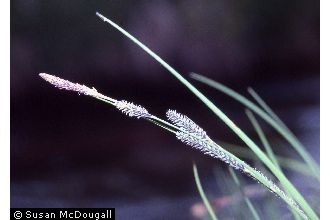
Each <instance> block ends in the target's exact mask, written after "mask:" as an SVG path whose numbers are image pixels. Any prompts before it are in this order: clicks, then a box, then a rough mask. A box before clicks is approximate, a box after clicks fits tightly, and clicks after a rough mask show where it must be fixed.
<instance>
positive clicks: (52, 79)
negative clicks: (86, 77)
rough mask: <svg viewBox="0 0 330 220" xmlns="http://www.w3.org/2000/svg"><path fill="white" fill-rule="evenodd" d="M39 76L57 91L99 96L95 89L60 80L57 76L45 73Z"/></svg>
mask: <svg viewBox="0 0 330 220" xmlns="http://www.w3.org/2000/svg"><path fill="white" fill-rule="evenodd" d="M39 76H40V77H41V78H43V79H44V80H46V81H47V82H49V83H50V84H52V85H54V86H55V87H57V88H59V89H65V90H69V91H74V92H78V93H79V94H84V95H89V96H93V97H99V96H100V94H99V93H98V92H97V90H96V89H95V88H93V89H91V88H89V87H87V86H85V85H80V84H78V83H73V82H70V81H68V80H65V79H61V78H59V77H57V76H53V75H50V74H47V73H40V74H39Z"/></svg>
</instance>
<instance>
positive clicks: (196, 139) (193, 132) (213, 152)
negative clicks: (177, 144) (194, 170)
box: [166, 110, 244, 170]
mask: <svg viewBox="0 0 330 220" xmlns="http://www.w3.org/2000/svg"><path fill="white" fill-rule="evenodd" d="M166 116H167V118H168V119H169V120H170V121H171V122H172V123H173V124H174V125H176V126H178V127H179V128H180V129H181V130H182V131H177V132H176V137H177V139H179V140H180V141H182V142H183V143H185V144H187V145H190V146H192V147H193V148H196V149H198V150H200V151H202V152H203V153H204V154H207V155H209V156H211V157H214V158H217V159H220V160H222V161H223V162H225V163H227V164H228V165H230V166H232V167H233V168H235V169H237V170H244V163H242V162H240V161H238V160H237V159H235V158H233V157H232V156H230V155H229V154H228V153H227V152H226V151H224V150H223V149H222V148H221V147H219V146H215V145H214V143H213V141H212V140H211V139H210V138H209V136H208V135H207V134H206V132H205V131H204V130H203V129H202V128H201V127H199V126H198V125H197V124H196V123H195V122H193V121H192V120H191V119H190V118H188V117H187V116H185V115H182V114H180V113H178V112H176V111H175V110H168V111H167V112H166Z"/></svg>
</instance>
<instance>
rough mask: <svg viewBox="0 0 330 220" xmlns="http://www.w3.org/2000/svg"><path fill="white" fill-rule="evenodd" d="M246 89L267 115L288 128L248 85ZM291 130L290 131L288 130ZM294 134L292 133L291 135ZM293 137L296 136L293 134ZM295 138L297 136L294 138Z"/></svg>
mask: <svg viewBox="0 0 330 220" xmlns="http://www.w3.org/2000/svg"><path fill="white" fill-rule="evenodd" d="M247 91H248V92H249V93H250V95H251V96H252V97H253V98H254V100H256V102H257V103H258V104H259V105H260V106H261V107H262V108H263V109H264V110H265V112H267V114H268V115H269V116H271V117H272V118H273V119H274V120H275V121H276V122H277V123H278V124H279V125H281V126H282V127H283V128H284V129H286V130H287V131H290V129H289V128H288V127H287V126H286V125H285V123H284V122H283V121H282V120H281V119H280V118H279V117H278V116H277V115H276V113H275V112H274V111H273V110H272V109H271V108H270V107H269V106H268V105H267V104H266V102H265V101H264V100H263V99H262V98H261V97H260V96H259V95H258V94H257V93H256V91H254V89H253V88H251V87H249V88H248V89H247ZM290 132H291V131H290ZM293 136H294V135H293ZM294 138H296V137H295V136H294ZM296 139H297V138H296Z"/></svg>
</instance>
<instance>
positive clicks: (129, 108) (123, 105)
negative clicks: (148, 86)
mask: <svg viewBox="0 0 330 220" xmlns="http://www.w3.org/2000/svg"><path fill="white" fill-rule="evenodd" d="M114 105H115V106H116V108H117V109H119V110H120V111H122V112H123V113H125V114H126V115H128V116H129V117H137V118H148V117H151V116H152V115H151V114H150V113H149V112H148V111H147V109H145V108H144V107H142V106H140V105H135V104H133V103H131V102H127V101H125V100H121V101H116V102H115V104H114Z"/></svg>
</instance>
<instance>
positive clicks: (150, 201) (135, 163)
mask: <svg viewBox="0 0 330 220" xmlns="http://www.w3.org/2000/svg"><path fill="white" fill-rule="evenodd" d="M96 11H99V12H100V13H102V14H103V15H105V16H107V17H109V18H110V19H112V20H113V21H115V22H116V23H118V24H120V25H121V26H122V27H123V28H125V29H126V30H128V31H129V32H130V33H132V34H133V35H134V36H136V37H137V38H138V39H140V40H141V41H142V42H144V43H145V44H146V45H147V46H149V47H150V48H151V49H152V50H153V51H155V52H156V53H158V54H159V55H160V56H161V57H162V58H164V59H165V60H166V61H167V62H168V63H169V64H170V65H172V66H173V67H174V68H175V69H176V70H178V71H179V72H180V73H182V75H183V76H184V77H186V78H187V79H188V80H190V81H191V82H192V83H193V84H194V85H196V86H197V87H198V88H199V89H200V90H201V91H202V92H204V93H205V94H206V95H207V96H209V97H210V99H211V100H212V101H214V102H215V104H217V105H218V106H219V107H220V108H221V109H222V110H223V111H224V112H225V113H226V114H228V116H229V117H230V118H231V119H232V120H233V121H234V122H235V123H237V124H238V125H239V126H240V127H241V128H242V129H243V130H244V131H246V132H247V133H248V134H250V135H251V136H252V137H253V138H254V139H255V140H256V142H257V143H259V142H258V138H257V136H256V135H255V133H254V131H253V128H252V127H251V125H250V124H249V121H248V119H247V118H246V116H245V114H244V107H243V106H241V105H240V104H238V103H236V102H235V101H234V100H232V99H230V98H228V97H226V96H225V95H223V94H221V93H219V92H217V91H215V90H213V89H212V88H209V87H207V86H205V85H202V84H201V83H198V82H196V81H194V80H192V79H189V72H191V71H194V72H198V73H201V74H203V75H205V76H207V77H210V78H212V79H215V80H217V81H219V82H222V83H224V84H226V85H228V86H230V87H231V88H233V89H235V90H237V91H239V92H241V93H243V94H244V95H246V96H248V93H247V92H246V88H247V87H248V86H252V87H253V88H254V89H255V90H256V91H257V92H258V93H259V94H260V95H261V96H262V97H263V98H264V99H265V100H266V101H267V103H268V104H269V105H270V106H271V107H272V108H273V109H274V110H275V111H276V112H277V113H278V114H279V116H280V117H281V118H282V119H283V120H284V121H285V122H286V123H287V125H288V126H289V127H290V128H292V130H293V131H294V133H295V134H296V135H297V136H298V137H299V138H300V139H301V141H302V142H303V143H304V144H305V146H306V148H307V149H308V151H309V152H310V153H311V154H312V155H313V156H314V158H315V159H316V160H317V161H319V120H320V118H319V59H320V55H319V49H320V48H319V43H320V41H319V32H320V29H319V2H318V1H308V0H301V1H290V0H289V1H262V0H257V1H229V0H220V1H219V0H212V1H211V0H207V1H197V0H190V1H188V0H185V1H122V0H121V1H119V0H114V1H88V0H84V1H65V0H60V1H35V0H15V1H11V55H10V56H11V85H10V86H11V128H10V129H11V207H116V208H117V213H118V216H119V217H120V219H130V218H133V217H134V219H159V218H162V217H163V218H164V219H184V218H191V217H192V216H191V213H190V210H189V209H190V206H191V205H192V204H194V203H195V202H199V201H200V198H199V195H198V192H197V190H196V187H195V183H194V180H193V174H192V161H196V163H197V165H198V166H199V170H200V175H201V178H202V181H203V182H204V184H205V186H209V188H207V192H208V194H211V195H212V194H213V196H214V197H216V196H220V195H223V194H225V193H226V192H223V193H222V194H221V193H219V192H218V191H217V190H218V189H216V188H215V189H214V179H213V177H212V172H211V170H212V168H213V167H214V166H216V165H217V166H219V164H220V165H221V166H223V164H222V163H221V162H220V163H219V162H218V161H216V160H214V159H212V158H210V157H207V156H204V155H202V154H201V153H200V152H197V151H195V150H193V149H190V147H188V146H185V145H184V144H182V143H180V142H179V141H177V140H176V139H175V137H174V136H173V135H171V134H169V133H167V132H165V131H164V130H161V129H160V128H158V127H155V126H154V125H152V124H149V123H147V122H146V121H143V120H134V119H131V118H127V117H125V116H124V115H122V114H121V113H119V112H118V111H116V110H115V109H114V108H113V107H111V106H110V105H107V104H105V103H102V102H99V101H97V100H95V99H92V98H89V97H85V96H79V95H77V94H76V93H72V92H65V91H60V90H58V89H55V88H53V87H52V86H50V85H49V84H47V83H46V82H44V81H42V80H41V79H40V78H39V77H38V73H40V72H46V73H49V74H54V75H57V76H60V77H62V78H65V79H68V80H71V81H73V82H79V83H82V84H85V85H87V86H94V87H95V88H97V90H98V91H99V92H102V93H103V94H105V95H108V96H110V97H113V98H116V99H126V100H129V101H133V102H134V103H138V104H141V105H143V106H145V107H146V108H147V109H148V110H149V111H150V112H152V113H154V114H155V115H158V116H161V117H164V116H165V112H166V110H167V109H169V108H172V109H176V110H177V111H179V112H182V113H184V114H186V115H188V116H189V117H190V118H192V119H193V120H194V121H195V122H196V123H198V124H199V125H200V126H201V127H203V128H204V129H205V130H206V131H207V132H208V134H209V135H210V136H211V137H213V138H215V139H217V140H221V141H226V142H232V143H237V144H241V145H243V143H242V142H240V140H239V139H238V138H237V137H236V136H235V135H234V134H233V133H232V132H231V131H230V130H229V129H228V128H227V127H226V126H225V125H224V124H223V123H222V122H221V121H219V120H218V119H217V118H216V116H215V115H214V114H213V113H212V112H210V111H209V110H208V109H207V108H206V107H205V106H204V105H203V104H202V103H201V102H200V101H199V100H198V99H197V98H196V97H195V96H194V95H193V94H192V93H190V92H189V91H188V90H187V89H186V88H185V87H184V86H183V85H182V84H180V83H179V82H178V81H177V80H176V79H175V78H174V77H173V76H172V75H171V74H169V72H167V71H166V70H165V69H164V68H163V67H161V66H160V65H159V64H158V63H157V62H156V61H155V60H153V59H152V58H151V57H149V56H148V55H147V54H146V53H145V52H143V51H142V50H141V49H140V48H138V47H137V46H136V45H134V44H133V43H132V42H131V41H129V40H128V39H127V38H126V37H123V36H122V35H121V34H120V33H119V32H118V31H116V30H115V29H113V28H112V27H110V26H109V25H107V24H106V23H104V22H102V21H101V20H100V19H99V18H98V17H97V16H95V12H96ZM259 121H261V120H259ZM262 126H263V128H264V129H265V131H266V134H267V135H268V137H270V138H273V139H276V138H278V137H279V136H278V135H277V134H276V132H275V131H274V130H272V129H270V128H269V126H267V125H266V124H262ZM284 143H285V142H284ZM288 149H289V147H288V146H286V145H285V144H283V146H278V147H277V148H276V149H275V152H276V153H279V154H282V155H291V156H293V157H296V158H298V159H299V157H298V156H297V155H296V154H295V153H294V152H290V151H288ZM223 167H225V166H223ZM289 175H290V174H289ZM292 178H295V177H294V176H293V177H292ZM299 180H300V179H299V178H298V179H297V182H301V181H299ZM299 187H300V189H302V191H303V193H306V192H305V191H304V186H303V184H300V186H299V185H298V188H299ZM220 190H221V189H220Z"/></svg>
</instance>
